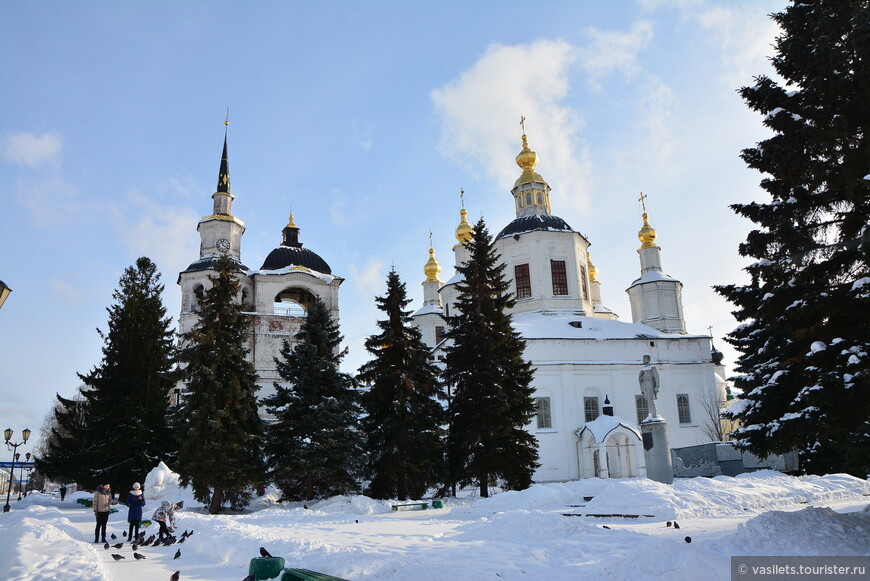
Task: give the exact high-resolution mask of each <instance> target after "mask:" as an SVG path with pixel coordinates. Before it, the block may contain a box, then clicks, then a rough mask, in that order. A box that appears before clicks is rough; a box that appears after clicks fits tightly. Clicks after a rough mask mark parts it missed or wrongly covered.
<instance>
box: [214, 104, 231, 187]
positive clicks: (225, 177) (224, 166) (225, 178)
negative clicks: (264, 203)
mask: <svg viewBox="0 0 870 581" xmlns="http://www.w3.org/2000/svg"><path fill="white" fill-rule="evenodd" d="M229 124H230V109H229V107H227V120H226V121H224V125H226V126H229ZM227 131H228V129H224V152H223V155H221V171H220V173H219V174H218V186H217V191H218V192H223V193H226V194H228V193H230V161H229V159H227Z"/></svg>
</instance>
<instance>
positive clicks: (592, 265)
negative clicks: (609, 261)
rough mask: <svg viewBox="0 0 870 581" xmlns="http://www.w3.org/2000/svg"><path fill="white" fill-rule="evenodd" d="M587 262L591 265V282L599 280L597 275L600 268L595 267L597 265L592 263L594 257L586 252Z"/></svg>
mask: <svg viewBox="0 0 870 581" xmlns="http://www.w3.org/2000/svg"><path fill="white" fill-rule="evenodd" d="M586 264H588V265H589V282H598V279H597V278H595V276H596V275H597V274H598V269H596V268H595V265H594V264H592V257H591V256H589V253H588V252H587V253H586Z"/></svg>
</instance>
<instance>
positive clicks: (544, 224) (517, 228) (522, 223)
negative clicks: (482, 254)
mask: <svg viewBox="0 0 870 581" xmlns="http://www.w3.org/2000/svg"><path fill="white" fill-rule="evenodd" d="M539 230H548V231H551V232H574V229H573V228H571V226H569V225H568V223H567V222H565V220H563V219H562V218H560V217H558V216H550V215H548V214H532V215H530V216H522V217H521V218H517V219H516V220H514V221H513V222H511V223H510V224H508V225H507V226H505V227H504V229H503V230H502V231H501V232H499V233H498V236H496V237H495V239H496V240H498V239H499V238H506V237H508V236H514V235H516V234H525V233H526V232H536V231H539Z"/></svg>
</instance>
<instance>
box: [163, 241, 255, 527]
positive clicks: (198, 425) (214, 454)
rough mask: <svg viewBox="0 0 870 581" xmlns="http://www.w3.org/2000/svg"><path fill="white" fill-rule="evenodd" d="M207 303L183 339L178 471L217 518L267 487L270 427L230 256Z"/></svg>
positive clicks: (213, 281) (205, 295)
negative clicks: (266, 429)
mask: <svg viewBox="0 0 870 581" xmlns="http://www.w3.org/2000/svg"><path fill="white" fill-rule="evenodd" d="M215 269H216V272H217V275H216V276H212V275H210V276H209V278H208V280H209V282H210V283H211V287H210V288H208V289H207V290H205V291H204V293H203V295H202V300H201V301H200V310H199V313H198V314H199V319H198V321H197V323H196V325H194V327H193V328H192V329H191V330H190V331H189V332H187V333H184V334H183V335H182V336H181V340H182V349H181V353H180V357H179V359H180V361H181V363H182V364H183V365H184V368H183V379H184V383H185V393H184V396H183V398H182V405H181V408H180V409H179V411H178V414H179V421H178V425H179V431H180V434H179V437H180V442H181V446H180V451H179V454H178V472H179V474H180V475H181V483H182V484H183V485H184V486H187V485H192V487H193V492H194V496H195V497H196V499H197V500H198V501H200V502H203V503H205V504H206V505H207V506H208V510H209V512H210V513H211V514H215V513H217V512H219V511H220V510H221V507H222V505H223V504H225V503H229V504H230V506H231V507H232V508H240V507H242V506H245V505H246V504H247V502H248V500H249V499H250V498H251V494H252V489H253V488H254V487H257V486H260V485H262V483H263V481H264V471H265V467H264V463H263V449H262V448H263V441H262V437H263V422H262V420H261V419H260V416H259V414H258V409H257V397H256V392H257V389H258V387H257V373H256V370H255V369H254V365H253V364H252V363H251V362H250V361H249V360H248V359H247V358H246V355H247V350H246V349H245V341H246V338H247V335H248V333H249V328H248V327H249V321H248V319H247V317H246V315H245V314H244V313H243V305H241V304H240V303H239V301H238V297H239V296H240V294H241V293H240V286H239V282H238V279H237V274H238V264H237V263H236V262H233V261H232V260H231V259H229V258H227V257H226V256H223V257H221V258H220V260H218V261H217V264H216V266H215Z"/></svg>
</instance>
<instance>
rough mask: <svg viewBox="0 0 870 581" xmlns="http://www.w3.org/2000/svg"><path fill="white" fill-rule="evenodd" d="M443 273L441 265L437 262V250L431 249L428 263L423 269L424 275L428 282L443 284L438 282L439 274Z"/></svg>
mask: <svg viewBox="0 0 870 581" xmlns="http://www.w3.org/2000/svg"><path fill="white" fill-rule="evenodd" d="M439 272H441V265H440V264H438V261H437V260H435V249H434V248H430V249H429V260H427V261H426V266H424V267H423V274H425V275H426V282H441V281H440V280H438V273H439Z"/></svg>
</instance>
